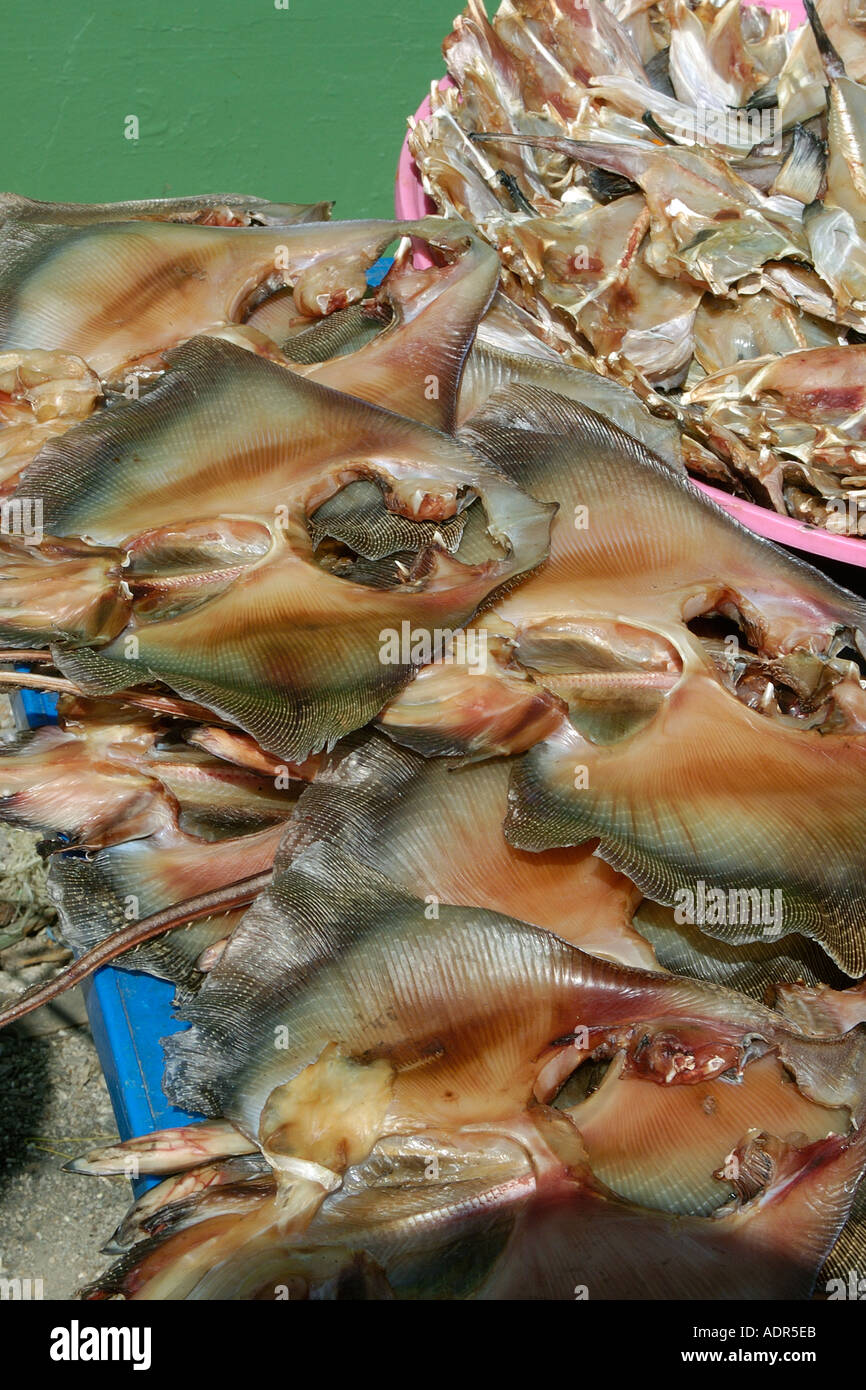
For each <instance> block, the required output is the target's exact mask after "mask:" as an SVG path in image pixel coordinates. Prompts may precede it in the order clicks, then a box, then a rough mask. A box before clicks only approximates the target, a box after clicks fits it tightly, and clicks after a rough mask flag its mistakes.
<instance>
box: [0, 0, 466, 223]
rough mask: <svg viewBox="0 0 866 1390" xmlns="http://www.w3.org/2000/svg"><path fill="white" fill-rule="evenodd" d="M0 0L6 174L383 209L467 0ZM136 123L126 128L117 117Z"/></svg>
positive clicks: (119, 191) (33, 187)
mask: <svg viewBox="0 0 866 1390" xmlns="http://www.w3.org/2000/svg"><path fill="white" fill-rule="evenodd" d="M278 3H280V4H283V3H287V8H285V9H277V8H276V5H275V0H210V3H201V0H126V2H125V3H120V0H84V3H82V2H81V0H78V3H76V0H65V3H60V0H43V3H42V4H34V3H33V0H0V129H2V130H3V132H4V139H3V142H2V155H0V187H2V188H4V189H9V190H12V191H14V192H17V193H24V194H27V195H28V196H29V197H32V198H43V199H49V200H55V201H67V202H93V201H103V200H113V199H123V198H142V197H154V196H160V195H166V194H183V193H213V192H223V193H225V192H233V193H256V194H261V195H263V196H266V197H270V198H272V199H274V200H287V201H289V200H290V201H295V202H313V201H315V200H317V199H320V198H333V199H335V200H336V202H337V207H336V209H335V215H337V216H343V217H359V216H365V215H375V216H386V217H387V216H390V215H392V213H393V179H394V170H395V168H396V163H397V155H398V152H399V147H400V141H401V139H402V136H403V132H404V130H405V121H406V116H407V115H408V114H409V113H410V112H412V111H414V110H415V108H416V107H417V105H418V103H419V102H420V101H421V99H422V98H423V96H424V95H425V93H426V91H427V88H428V86H429V82H430V79H431V78H432V77H433V76H438V75H440V74H441V73H442V71H443V63H442V56H441V51H440V44H441V41H442V39H443V37H444V35H445V34H446V33H447V32H448V30H449V29H450V27H451V21H452V19H453V17H454V15H455V14H456V13H457V12H458V11H459V10H460V8H461V0H403V2H402V3H400V4H397V3H394V0H391V3H390V4H389V3H385V0H278ZM130 115H135V116H137V117H138V120H139V139H138V140H137V141H132V140H128V139H126V138H125V137H124V122H125V118H126V117H127V116H130Z"/></svg>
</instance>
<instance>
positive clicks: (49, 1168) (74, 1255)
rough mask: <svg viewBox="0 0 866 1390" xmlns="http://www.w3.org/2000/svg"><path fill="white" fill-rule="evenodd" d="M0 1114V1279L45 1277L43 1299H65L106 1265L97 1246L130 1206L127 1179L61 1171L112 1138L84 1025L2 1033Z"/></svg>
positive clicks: (110, 1118)
mask: <svg viewBox="0 0 866 1390" xmlns="http://www.w3.org/2000/svg"><path fill="white" fill-rule="evenodd" d="M27 973H29V972H27ZM0 978H2V977H0ZM0 1116H2V1118H0V1260H2V1269H0V1277H3V1278H20V1279H26V1278H30V1279H42V1281H43V1292H44V1297H45V1298H46V1299H69V1298H72V1297H73V1296H74V1295H75V1292H76V1290H77V1289H79V1288H81V1287H82V1285H84V1284H86V1283H87V1282H88V1281H89V1280H91V1279H93V1278H94V1277H95V1276H96V1275H97V1274H98V1273H100V1271H101V1270H103V1269H105V1268H106V1266H107V1264H108V1263H109V1258H108V1257H107V1256H105V1255H101V1254H100V1253H99V1251H100V1246H101V1245H102V1244H104V1242H105V1241H106V1240H107V1239H108V1237H109V1236H110V1235H111V1233H112V1231H113V1230H114V1228H115V1226H116V1225H117V1223H118V1221H119V1220H120V1218H121V1216H122V1215H123V1213H124V1211H125V1210H126V1208H127V1207H128V1206H129V1203H130V1201H131V1196H130V1188H129V1183H128V1182H127V1181H126V1179H125V1178H90V1177H80V1176H78V1175H76V1174H74V1173H64V1172H62V1171H61V1165H62V1164H63V1163H64V1162H65V1160H66V1159H67V1158H72V1157H74V1156H75V1155H76V1154H79V1153H81V1152H83V1151H84V1150H86V1149H89V1148H93V1147H95V1146H96V1145H97V1144H102V1143H107V1142H110V1141H111V1140H112V1139H115V1138H116V1137H117V1128H116V1126H115V1123H114V1117H113V1115H112V1113H111V1105H110V1103H109V1099H108V1092H107V1091H106V1088H105V1082H104V1081H103V1079H102V1072H101V1070H100V1067H99V1061H98V1059H97V1056H96V1051H95V1049H94V1046H93V1040H92V1038H91V1036H90V1031H89V1029H88V1028H87V1027H86V1026H85V1025H80V1026H78V1027H73V1028H59V1029H58V1030H57V1031H55V1032H50V1033H47V1034H45V1035H44V1036H41V1037H38V1036H37V1037H32V1036H11V1035H9V1034H0Z"/></svg>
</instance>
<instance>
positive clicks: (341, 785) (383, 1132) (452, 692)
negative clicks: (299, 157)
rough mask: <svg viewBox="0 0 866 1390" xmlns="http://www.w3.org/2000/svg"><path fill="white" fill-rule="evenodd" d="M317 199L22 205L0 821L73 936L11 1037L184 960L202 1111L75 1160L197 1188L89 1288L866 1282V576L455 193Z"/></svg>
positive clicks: (332, 1291)
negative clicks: (592, 328)
mask: <svg viewBox="0 0 866 1390" xmlns="http://www.w3.org/2000/svg"><path fill="white" fill-rule="evenodd" d="M632 201H634V200H633V199H632ZM622 203H623V200H617V201H615V202H614V203H613V204H611V208H612V209H613V212H614V213H616V215H619V209H620V208H621V207H622ZM325 211H326V210H325V209H322V208H319V209H312V210H306V209H299V208H292V207H280V206H273V205H270V204H264V203H262V202H261V201H260V200H257V199H238V198H228V197H226V198H214V199H208V200H203V199H200V200H195V199H190V200H184V202H183V203H182V204H168V205H156V204H147V205H144V204H135V205H125V206H119V207H101V208H94V209H83V208H70V207H46V206H44V205H34V204H29V203H26V202H24V201H23V200H14V199H9V200H7V204H6V219H5V222H4V224H3V226H2V227H0V352H2V357H0V363H2V364H3V370H4V371H5V374H6V378H5V386H6V389H5V392H4V396H3V411H4V423H3V424H2V426H0V449H2V448H3V442H4V441H5V443H6V446H7V447H6V452H5V458H6V461H7V463H8V467H7V469H6V480H5V489H6V493H5V500H4V501H3V511H2V516H3V532H4V534H3V535H2V536H0V636H2V641H3V643H4V645H5V650H3V651H2V652H0V662H5V663H6V665H5V668H4V669H3V670H0V683H4V684H5V685H6V686H7V687H9V686H13V687H14V686H16V685H22V684H23V685H27V684H29V685H33V686H36V687H37V688H43V689H54V690H56V691H59V692H60V696H61V698H60V705H59V714H60V722H59V725H58V727H57V728H52V729H47V730H40V731H36V732H34V733H28V734H24V735H22V736H21V737H20V738H19V739H18V740H17V741H16V742H15V743H13V744H12V745H10V746H8V747H7V748H6V749H5V751H4V753H3V755H2V757H0V796H2V802H0V810H2V814H3V815H4V817H5V818H6V819H8V820H10V821H14V822H15V823H17V824H20V825H23V826H27V827H30V828H31V829H36V830H39V831H41V832H42V833H43V835H44V836H45V837H46V842H45V850H46V853H49V854H50V855H51V869H50V876H49V881H50V885H51V891H52V894H53V897H54V899H55V901H56V903H57V907H58V911H59V914H60V920H61V923H62V925H63V929H64V931H65V933H66V935H67V937H68V939H69V940H70V942H71V943H72V944H73V946H74V947H75V949H76V951H77V952H78V953H79V959H78V961H77V962H76V963H75V964H74V965H73V966H72V967H70V968H69V970H67V971H66V972H65V973H64V975H63V976H61V977H60V978H59V979H58V980H57V981H55V982H52V983H51V984H49V985H46V986H40V987H38V988H37V989H36V990H35V992H33V993H30V994H28V995H27V996H25V997H24V998H22V999H21V1000H19V1001H18V1002H17V1003H16V1004H15V1006H14V1007H12V1008H9V1009H7V1010H6V1011H5V1012H4V1013H3V1014H2V1015H0V1023H3V1022H8V1021H9V1020H10V1019H13V1018H15V1017H18V1016H20V1015H21V1014H22V1013H24V1012H26V1011H27V1010H28V1009H31V1008H34V1007H36V1006H37V1005H38V1004H39V1003H40V1002H42V1001H44V1000H45V999H47V998H50V997H53V995H54V994H56V993H57V992H58V991H59V990H60V989H62V988H63V987H64V986H65V985H67V984H68V983H70V982H72V981H74V980H76V979H80V978H83V977H84V976H85V975H86V974H87V973H88V972H89V971H92V970H93V969H94V968H96V967H97V966H99V965H102V964H106V963H107V962H109V961H112V960H114V961H116V962H117V963H118V964H119V965H120V966H121V967H123V968H127V969H134V970H145V971H149V972H151V973H153V974H157V975H160V976H162V977H163V978H166V979H168V980H171V981H173V982H174V984H175V986H176V987H177V995H176V1002H177V1008H178V1012H179V1015H180V1017H181V1018H182V1019H184V1020H185V1021H186V1022H187V1023H189V1025H190V1027H189V1028H188V1029H187V1030H186V1031H183V1032H180V1033H178V1034H176V1035H175V1036H174V1037H172V1038H171V1039H169V1040H168V1041H167V1042H166V1044H165V1051H166V1063H167V1065H166V1074H165V1090H166V1094H167V1096H168V1097H169V1099H170V1100H171V1101H172V1102H173V1103H175V1104H176V1105H178V1106H180V1107H182V1108H184V1109H185V1110H187V1111H189V1112H193V1113H197V1114H200V1115H201V1116H202V1120H201V1122H200V1123H198V1124H194V1125H189V1126H186V1127H184V1128H181V1129H178V1130H173V1131H166V1132H159V1133H155V1134H150V1135H145V1136H140V1137H137V1138H135V1139H132V1140H129V1141H127V1142H126V1143H123V1144H120V1145H117V1146H114V1147H112V1148H111V1149H108V1150H101V1151H98V1152H95V1153H91V1154H88V1155H85V1156H84V1157H83V1158H81V1159H79V1160H77V1161H76V1162H75V1163H74V1164H73V1165H72V1167H73V1169H74V1170H75V1171H77V1172H91V1173H122V1174H124V1175H127V1176H128V1175H129V1174H130V1173H131V1172H133V1173H135V1172H137V1173H139V1174H142V1175H143V1174H155V1175H158V1176H160V1177H161V1178H162V1179H163V1181H162V1182H161V1183H160V1184H159V1185H158V1186H156V1187H154V1188H152V1189H151V1190H150V1191H148V1192H147V1193H146V1194H145V1195H144V1196H143V1197H142V1198H140V1199H139V1201H138V1202H137V1203H136V1204H135V1206H134V1207H133V1208H132V1210H131V1211H130V1213H129V1215H128V1216H127V1218H126V1219H125V1220H124V1222H123V1223H122V1225H121V1227H120V1228H119V1230H118V1231H117V1232H116V1233H115V1235H114V1237H113V1239H112V1241H111V1243H110V1246H109V1248H110V1249H111V1251H112V1252H113V1253H115V1254H116V1255H117V1256H118V1258H117V1260H116V1262H115V1263H114V1264H113V1265H112V1267H111V1268H110V1269H109V1270H108V1272H107V1273H106V1274H105V1275H104V1277H103V1278H102V1279H101V1280H99V1281H98V1283H97V1284H96V1285H95V1286H94V1287H93V1288H92V1289H91V1290H89V1296H91V1297H95V1298H100V1297H112V1296H120V1297H128V1298H146V1299H158V1298H196V1299H199V1298H262V1299H268V1298H271V1299H274V1298H276V1299H282V1298H293V1299H294V1298H297V1297H317V1298H324V1297H334V1298H372V1299H376V1298H383V1299H385V1298H452V1299H453V1298H480V1299H501V1298H551V1299H573V1298H574V1297H575V1296H578V1297H582V1296H588V1297H590V1298H594V1299H598V1298H602V1299H603V1298H645V1297H650V1298H663V1299H668V1298H686V1297H688V1298H693V1297H706V1298H710V1297H718V1296H723V1297H728V1298H746V1297H754V1298H783V1297H798V1298H807V1297H809V1296H810V1294H811V1293H812V1292H813V1290H814V1289H815V1288H816V1284H817V1286H818V1288H819V1289H820V1290H821V1291H822V1292H830V1293H831V1294H832V1291H833V1288H834V1287H835V1284H834V1281H838V1280H839V1279H842V1280H845V1279H847V1271H848V1269H849V1268H853V1267H855V1266H856V1264H857V1262H858V1261H860V1264H861V1267H862V1259H863V1254H864V1231H866V1227H864V1215H863V1210H862V1207H863V1202H862V1193H863V1191H864V1187H863V1185H862V1183H861V1178H862V1175H863V1172H864V1169H866V1123H864V1122H866V1031H864V1028H863V1026H862V1023H863V1021H864V1020H866V1000H864V993H863V986H862V984H857V983H856V982H857V981H859V980H861V978H862V977H863V976H864V975H866V889H864V881H863V876H862V869H861V846H862V843H863V838H864V832H866V809H864V807H866V801H864V797H863V794H862V789H863V782H864V775H866V682H864V680H863V678H862V673H863V670H864V659H866V605H864V603H863V602H862V601H861V600H859V599H857V598H855V597H854V596H853V595H851V594H849V593H846V592H845V591H844V590H842V589H840V588H838V587H836V586H835V585H833V584H832V583H830V582H829V581H828V580H826V579H825V578H824V577H822V576H821V575H820V574H818V573H816V572H814V571H813V570H811V569H809V568H808V567H807V566H804V565H802V564H799V563H798V562H796V561H793V560H791V559H790V558H788V557H787V556H785V555H784V554H782V553H781V552H778V551H776V550H775V549H774V548H773V547H772V546H769V545H767V544H766V543H764V542H762V541H760V540H758V539H757V538H756V537H755V536H753V535H751V534H750V533H748V532H746V531H744V530H743V529H741V528H740V527H739V526H738V525H737V524H736V523H734V522H732V521H731V520H730V519H729V518H727V517H726V516H725V515H724V514H723V513H722V512H721V511H719V510H718V509H717V508H716V507H714V506H713V505H712V504H711V503H710V502H708V501H707V500H706V499H705V498H703V497H700V496H698V495H697V494H696V493H695V491H694V490H693V489H692V488H691V487H690V485H689V484H688V482H687V480H686V478H685V475H684V466H683V457H682V450H681V440H680V432H679V430H678V429H677V427H676V425H675V424H672V423H671V422H669V421H665V420H660V419H658V418H656V417H655V416H654V415H653V414H651V413H650V412H649V411H648V410H647V409H646V408H645V406H644V405H643V404H642V403H641V402H640V401H639V400H638V398H637V396H636V395H635V394H634V393H633V392H632V391H630V390H629V389H628V387H627V386H625V385H624V384H623V383H622V382H620V381H618V380H616V379H615V378H614V377H607V376H604V375H599V374H598V373H597V372H596V371H594V370H581V369H578V368H576V367H573V366H569V365H568V364H566V363H565V362H564V361H563V359H562V356H561V355H560V354H559V353H558V351H557V350H555V349H554V348H553V347H551V346H550V345H549V344H547V343H545V342H543V341H542V340H541V339H540V338H539V337H538V335H537V332H536V331H535V328H536V325H535V323H534V321H533V320H532V319H531V318H530V317H529V316H528V315H527V314H526V312H525V311H524V310H523V309H522V308H520V307H517V306H515V305H514V303H513V302H512V301H511V300H510V299H509V298H508V297H507V296H505V295H503V294H502V292H501V290H500V289H499V280H500V265H499V260H498V257H497V256H496V255H495V254H494V252H493V250H492V249H491V248H490V247H489V246H488V245H487V244H486V242H485V241H484V239H483V238H481V237H480V236H478V235H477V234H476V233H475V232H474V231H473V229H472V228H471V227H470V226H468V225H467V224H466V223H464V222H461V221H457V220H454V219H438V218H429V219H426V220H424V221H421V222H417V223H411V222H409V223H371V222H362V223H330V222H328V221H327V220H323V216H322V215H323V212H325ZM395 242H396V243H397V245H396V249H395V255H394V257H393V258H392V262H393V263H392V265H391V268H390V270H389V271H388V273H387V274H386V275H385V277H384V279H382V280H381V283H378V284H373V283H371V282H378V281H379V279H380V277H379V276H378V275H373V274H371V273H370V272H371V267H372V266H373V264H374V263H376V262H377V261H378V259H379V258H381V257H382V253H383V252H385V251H387V250H388V248H389V247H390V246H391V245H392V244H393V243H395ZM413 245H414V246H415V247H416V248H417V247H419V246H421V247H423V248H424V249H425V250H426V254H427V262H428V263H427V264H426V268H424V266H422V264H421V263H420V262H418V263H416V259H415V257H414V253H413V250H412V247H413ZM647 273H649V271H647ZM509 283H510V281H509ZM675 292H676V291H675ZM614 421H615V422H616V423H613V422H614ZM846 1287H847V1285H846Z"/></svg>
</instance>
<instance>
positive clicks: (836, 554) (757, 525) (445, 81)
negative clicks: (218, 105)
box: [395, 0, 866, 567]
mask: <svg viewBox="0 0 866 1390" xmlns="http://www.w3.org/2000/svg"><path fill="white" fill-rule="evenodd" d="M746 3H750V0H746ZM764 8H765V9H782V10H787V11H788V13H789V14H790V15H791V17H792V20H793V21H794V23H796V24H802V23H803V22H804V21H805V17H806V14H805V10H804V9H803V5H802V3H801V0H779V3H778V4H774V3H773V0H767V3H766V4H765V6H764ZM451 86H453V83H452V81H451V79H450V77H443V78H442V80H441V81H440V83H439V87H440V89H444V88H445V87H451ZM429 115H430V98H429V97H425V99H424V101H422V103H421V105H420V106H419V107H418V110H417V111H416V112H415V119H416V120H419V121H421V120H425V119H426V118H427V117H428V116H429ZM395 203H396V209H397V216H398V218H401V219H406V220H412V219H415V218H418V217H426V216H427V215H428V213H431V212H434V213H435V211H436V207H435V205H434V203H433V202H432V200H431V199H430V198H428V197H427V195H426V194H425V192H424V189H423V187H422V184H421V178H420V175H419V173H418V169H417V167H416V165H415V161H414V159H413V158H412V155H411V154H410V152H409V142H408V138H407V139H405V140H404V141H403V148H402V149H401V151H400V160H399V163H398V165H397V180H396V190H395ZM428 263H429V262H428ZM692 483H693V485H694V486H695V487H696V488H699V489H700V491H701V492H705V493H706V495H707V496H708V497H711V498H712V499H713V501H714V502H717V503H718V505H719V506H720V507H723V508H724V510H725V511H726V512H729V513H730V515H731V516H733V517H736V519H737V521H739V522H742V524H743V526H748V527H749V529H750V530H751V531H756V532H757V534H758V535H759V536H765V537H766V538H767V540H771V541H777V542H778V543H779V544H780V545H787V546H791V547H792V548H793V549H794V550H805V551H807V552H808V553H809V554H811V555H823V556H825V557H826V558H827V559H830V560H838V561H839V562H840V563H842V564H846V565H861V566H863V567H866V545H864V543H863V541H862V540H861V539H860V538H859V537H858V536H835V535H833V533H832V532H830V531H825V530H824V529H823V527H820V526H806V525H805V524H804V523H803V522H802V521H796V520H795V519H794V518H793V517H790V516H780V515H779V514H778V512H774V511H771V510H770V509H769V508H767V507H759V506H757V505H756V504H755V503H754V502H744V501H742V500H741V499H740V498H738V497H731V496H730V494H729V493H727V492H722V490H721V489H720V488H717V487H712V486H711V485H710V484H709V483H699V482H698V481H697V480H696V479H692Z"/></svg>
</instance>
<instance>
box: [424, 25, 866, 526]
mask: <svg viewBox="0 0 866 1390" xmlns="http://www.w3.org/2000/svg"><path fill="white" fill-rule="evenodd" d="M816 4H817V8H814V9H813V8H812V6H811V5H807V8H808V10H809V17H810V23H809V24H808V25H805V26H803V27H801V28H799V29H797V30H796V31H793V32H789V31H788V14H787V12H785V11H780V10H773V11H770V12H768V11H765V10H764V9H762V8H761V7H760V6H757V5H755V6H752V7H748V8H742V9H741V7H740V4H739V0H657V3H646V0H608V3H607V4H606V3H605V0H502V3H501V4H500V6H499V9H498V11H497V13H496V15H495V17H494V18H493V19H492V21H491V20H488V17H487V15H486V13H485V10H484V5H483V3H482V0H470V2H469V4H468V6H467V8H466V10H465V11H464V13H463V15H462V16H460V17H458V19H457V20H456V21H455V26H454V31H453V33H451V34H450V35H449V36H448V38H447V39H446V41H445V45H444V52H445V58H446V63H447V66H448V72H449V74H450V77H451V79H452V82H453V84H456V85H451V86H449V87H448V88H446V89H443V90H440V89H439V87H438V86H435V85H434V88H433V91H432V97H431V101H432V114H431V115H430V117H429V119H425V120H423V121H419V122H417V123H415V122H412V123H411V124H412V130H411V134H410V148H411V150H412V153H413V154H414V157H415V159H416V162H417V164H418V166H419V168H420V170H421V173H422V177H423V182H424V187H425V189H426V191H427V192H428V194H429V195H430V196H431V197H432V198H433V199H434V200H435V202H436V205H437V207H438V209H439V210H440V211H441V212H443V213H446V214H449V215H457V216H459V217H461V218H465V219H466V220H467V221H470V222H471V223H473V225H474V226H475V227H477V228H478V229H479V231H480V232H481V234H482V235H483V236H484V238H485V239H486V240H487V241H488V242H489V243H490V244H491V245H492V246H494V247H495V248H496V250H497V251H498V253H499V256H500V258H501V261H502V265H503V287H504V289H505V291H506V293H507V294H508V295H509V296H510V297H511V298H512V299H513V301H514V302H515V303H516V304H518V305H520V306H522V307H523V308H525V309H526V310H528V311H529V314H530V315H531V317H532V318H533V320H534V321H535V331H536V332H537V333H538V334H539V335H540V336H541V337H543V338H544V339H545V341H547V342H548V343H551V344H553V345H554V346H555V347H556V348H557V349H558V350H559V351H560V352H561V353H563V354H564V356H565V357H566V358H567V359H568V360H569V361H571V362H572V363H574V364H576V365H579V366H581V367H584V368H586V369H588V370H592V369H594V370H596V371H598V372H600V373H602V374H604V375H607V376H610V377H612V378H614V379H617V380H621V381H624V382H626V384H628V385H629V386H630V387H631V388H632V389H633V390H634V391H636V392H637V394H638V395H639V396H640V397H641V399H642V400H644V401H646V402H648V403H649V404H650V405H651V407H652V408H653V409H654V410H656V411H658V412H660V413H662V414H665V415H669V416H670V417H672V418H675V419H676V420H677V421H678V422H679V424H680V427H681V428H682V429H683V430H684V432H685V439H684V446H685V452H686V457H687V461H688V465H689V468H690V470H692V471H693V472H695V473H697V474H698V475H700V476H702V477H704V478H705V479H706V480H708V481H710V482H712V483H715V484H717V485H720V486H722V487H723V488H725V489H726V490H728V491H731V492H735V493H737V494H739V495H740V496H743V497H747V498H749V499H751V500H752V501H755V502H758V503H761V504H763V505H765V506H767V507H771V508H774V509H775V510H776V511H777V512H780V513H789V514H790V515H791V516H794V517H798V518H800V519H801V520H803V521H806V522H810V523H814V524H816V525H820V526H824V527H826V528H827V529H828V530H831V531H834V532H837V533H849V534H854V535H866V505H864V502H866V449H864V439H866V426H864V418H866V417H864V406H866V346H864V333H866V168H864V156H866V86H864V85H863V83H864V81H866V31H864V28H863V26H862V23H861V22H860V20H859V19H858V17H857V16H856V15H854V14H853V12H852V11H851V9H850V7H849V6H847V5H845V4H843V3H842V0H816Z"/></svg>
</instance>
